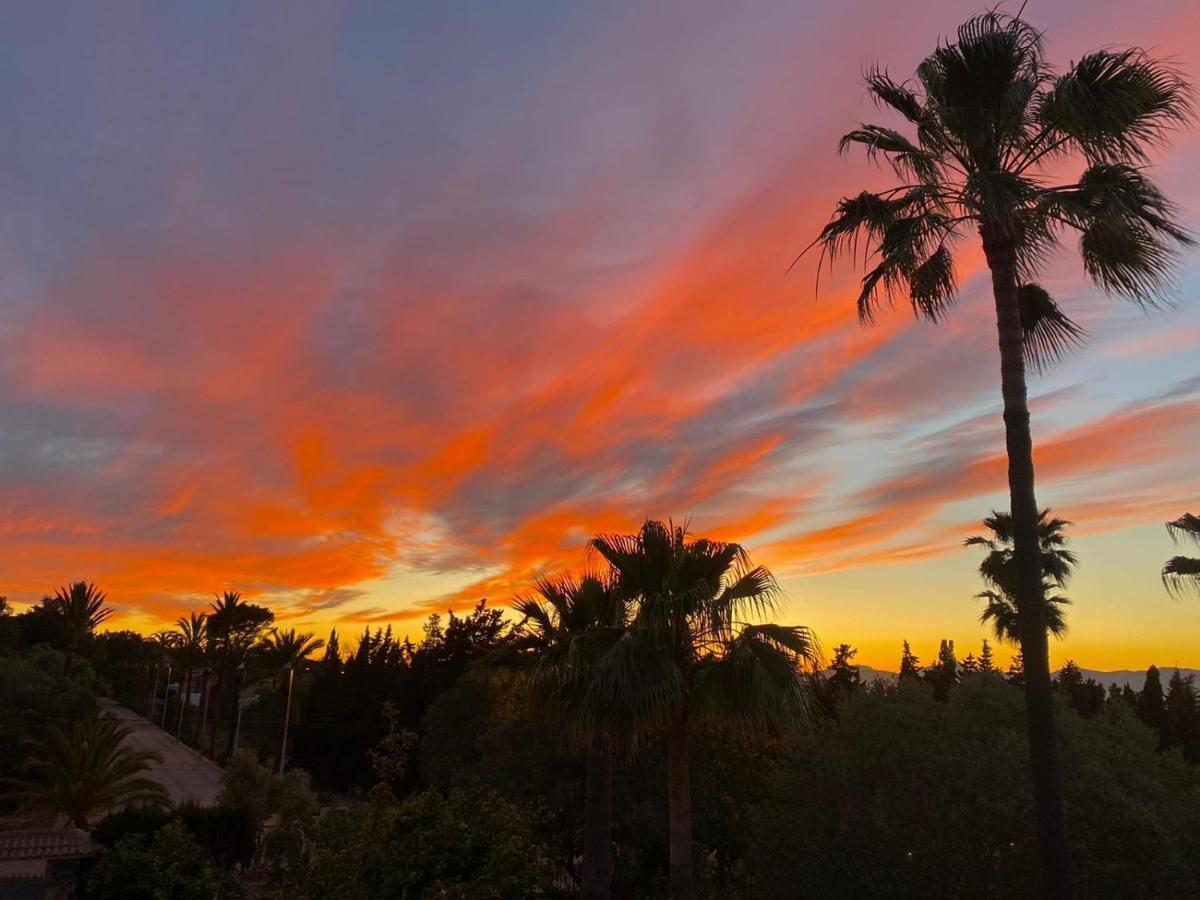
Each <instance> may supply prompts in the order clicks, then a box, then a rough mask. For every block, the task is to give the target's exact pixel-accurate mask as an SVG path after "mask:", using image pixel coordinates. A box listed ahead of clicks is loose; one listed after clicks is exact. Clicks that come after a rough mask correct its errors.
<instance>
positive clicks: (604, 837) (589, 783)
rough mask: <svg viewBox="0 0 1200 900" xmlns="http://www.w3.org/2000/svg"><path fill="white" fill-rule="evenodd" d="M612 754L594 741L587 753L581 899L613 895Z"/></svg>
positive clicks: (605, 746) (588, 899) (606, 897)
mask: <svg viewBox="0 0 1200 900" xmlns="http://www.w3.org/2000/svg"><path fill="white" fill-rule="evenodd" d="M612 779H613V767H612V753H611V752H610V751H609V749H608V746H607V745H606V744H605V743H604V741H602V740H600V739H599V738H597V739H596V740H594V741H592V745H591V747H590V748H589V750H588V758H587V776H586V781H585V783H584V797H583V891H582V894H581V896H582V900H608V898H609V897H610V896H611V895H612Z"/></svg>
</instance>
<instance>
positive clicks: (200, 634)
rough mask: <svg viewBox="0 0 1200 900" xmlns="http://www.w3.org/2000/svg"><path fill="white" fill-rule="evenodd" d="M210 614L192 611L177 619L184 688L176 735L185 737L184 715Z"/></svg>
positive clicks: (177, 638)
mask: <svg viewBox="0 0 1200 900" xmlns="http://www.w3.org/2000/svg"><path fill="white" fill-rule="evenodd" d="M207 631H208V616H207V615H205V614H204V613H199V614H197V613H195V612H191V613H189V614H188V615H187V617H186V618H183V617H180V618H179V619H176V620H175V635H176V645H175V646H176V648H177V649H178V651H179V655H180V657H182V662H183V665H184V673H185V674H184V678H183V690H182V691H181V692H180V694H179V723H178V725H177V727H176V729H175V736H176V737H178V738H179V739H180V740H182V739H183V715H184V711H185V710H186V709H187V707H188V705H189V701H190V700H191V696H192V671H193V669H194V668H195V666H196V663H197V662H198V661H200V660H201V659H202V657H203V654H204V645H205V639H206V636H207V635H206V632H207Z"/></svg>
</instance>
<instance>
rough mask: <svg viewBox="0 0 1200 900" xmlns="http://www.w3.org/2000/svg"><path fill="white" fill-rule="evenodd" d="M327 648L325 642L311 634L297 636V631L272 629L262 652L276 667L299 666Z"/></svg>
mask: <svg viewBox="0 0 1200 900" xmlns="http://www.w3.org/2000/svg"><path fill="white" fill-rule="evenodd" d="M324 646H325V641H324V640H322V639H321V638H318V637H314V636H313V635H312V633H311V632H307V631H306V632H304V633H303V634H297V633H296V629H294V628H289V629H287V630H281V629H278V628H272V629H271V631H270V633H269V634H268V635H267V637H266V639H265V640H264V641H263V642H262V650H263V652H264V654H265V655H266V657H267V659H268V660H269V661H270V662H271V663H272V664H273V665H275V666H278V667H280V668H284V667H287V666H289V665H290V666H297V665H299V664H300V663H302V662H304V661H305V660H307V659H308V658H309V657H310V656H312V655H313V654H314V653H316V652H317V651H318V650H320V649H321V648H322V647H324Z"/></svg>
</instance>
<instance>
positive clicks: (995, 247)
mask: <svg viewBox="0 0 1200 900" xmlns="http://www.w3.org/2000/svg"><path fill="white" fill-rule="evenodd" d="M982 231H983V249H984V253H985V254H986V256H987V262H988V268H989V269H990V270H991V273H992V293H993V295H994V297H995V301H996V325H997V330H998V331H999V337H1000V380H1001V385H1002V390H1003V394H1004V433H1005V443H1006V445H1007V449H1008V490H1009V497H1010V503H1011V505H1012V510H1011V512H1012V521H1013V552H1014V559H1015V561H1016V568H1017V596H1016V601H1017V625H1018V630H1019V633H1020V638H1021V653H1022V655H1023V657H1024V660H1025V714H1026V720H1027V728H1028V731H1029V763H1030V769H1031V773H1032V779H1033V801H1034V808H1035V815H1036V818H1037V829H1038V843H1039V846H1040V850H1041V868H1042V893H1043V895H1044V896H1046V897H1054V898H1069V897H1071V896H1073V889H1072V884H1071V865H1070V857H1069V855H1068V849H1067V828H1066V821H1065V818H1064V815H1063V796H1062V780H1061V777H1060V774H1059V768H1058V742H1057V739H1056V736H1055V728H1054V702H1053V701H1054V696H1053V689H1052V685H1051V682H1050V646H1049V637H1048V635H1047V633H1046V602H1045V593H1044V591H1043V589H1042V562H1041V555H1040V549H1039V547H1038V535H1037V516H1038V513H1037V497H1036V495H1035V492H1034V477H1033V438H1032V436H1031V434H1030V430H1029V406H1028V391H1027V388H1026V385H1025V358H1024V346H1023V345H1024V335H1023V333H1022V331H1021V311H1020V307H1019V305H1018V302H1017V267H1016V257H1015V255H1014V253H1013V244H1012V240H1011V239H1008V238H1007V237H1005V236H1004V232H1003V230H1002V229H999V228H995V227H992V228H990V229H989V228H987V227H986V226H985V228H984V229H982ZM998 232H999V233H998Z"/></svg>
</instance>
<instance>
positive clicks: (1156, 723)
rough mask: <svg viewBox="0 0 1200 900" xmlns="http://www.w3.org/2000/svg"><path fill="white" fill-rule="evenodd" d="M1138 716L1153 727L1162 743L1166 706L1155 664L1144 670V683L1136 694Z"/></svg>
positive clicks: (1164, 733) (1164, 730)
mask: <svg viewBox="0 0 1200 900" xmlns="http://www.w3.org/2000/svg"><path fill="white" fill-rule="evenodd" d="M1137 714H1138V718H1139V719H1141V720H1142V721H1143V722H1145V723H1146V724H1147V725H1149V726H1150V727H1151V728H1153V729H1154V731H1155V733H1156V734H1157V735H1158V737H1159V742H1160V743H1162V742H1163V741H1164V740H1165V738H1166V708H1165V705H1164V700H1163V689H1162V677H1161V676H1160V675H1159V673H1158V667H1157V666H1151V667H1150V668H1149V669H1147V670H1146V683H1145V684H1144V685H1143V686H1142V692H1141V693H1140V694H1139V695H1138V704H1137Z"/></svg>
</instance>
